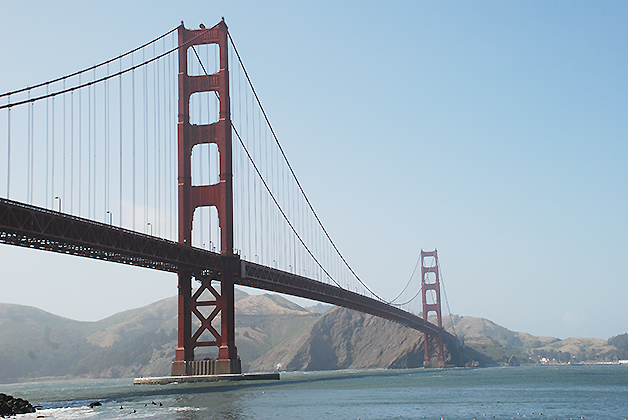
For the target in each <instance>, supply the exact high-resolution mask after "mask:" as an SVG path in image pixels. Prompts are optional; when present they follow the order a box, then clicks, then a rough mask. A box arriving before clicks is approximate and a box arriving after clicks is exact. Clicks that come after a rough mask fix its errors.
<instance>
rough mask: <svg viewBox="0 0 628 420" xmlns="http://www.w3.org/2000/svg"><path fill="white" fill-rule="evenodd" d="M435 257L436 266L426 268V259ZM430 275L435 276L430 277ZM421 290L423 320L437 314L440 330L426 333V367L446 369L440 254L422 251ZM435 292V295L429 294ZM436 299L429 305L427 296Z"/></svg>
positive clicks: (424, 343) (424, 364) (424, 342)
mask: <svg viewBox="0 0 628 420" xmlns="http://www.w3.org/2000/svg"><path fill="white" fill-rule="evenodd" d="M426 257H433V258H434V265H430V266H426V265H425V258H426ZM430 273H432V274H434V276H430ZM421 290H422V296H423V319H424V320H425V321H427V317H428V315H429V314H430V313H431V312H435V313H436V320H437V324H438V330H437V331H436V332H434V331H425V333H424V334H425V336H424V341H423V345H424V347H425V361H424V363H423V366H425V367H444V366H445V359H444V357H443V319H442V317H441V311H440V309H441V306H440V278H439V273H438V254H437V252H436V250H434V251H429V252H428V251H423V250H421ZM430 291H433V292H434V293H433V294H432V293H428V292H430ZM428 294H429V295H432V296H434V297H435V299H434V301H432V302H430V303H428V302H427V296H428Z"/></svg>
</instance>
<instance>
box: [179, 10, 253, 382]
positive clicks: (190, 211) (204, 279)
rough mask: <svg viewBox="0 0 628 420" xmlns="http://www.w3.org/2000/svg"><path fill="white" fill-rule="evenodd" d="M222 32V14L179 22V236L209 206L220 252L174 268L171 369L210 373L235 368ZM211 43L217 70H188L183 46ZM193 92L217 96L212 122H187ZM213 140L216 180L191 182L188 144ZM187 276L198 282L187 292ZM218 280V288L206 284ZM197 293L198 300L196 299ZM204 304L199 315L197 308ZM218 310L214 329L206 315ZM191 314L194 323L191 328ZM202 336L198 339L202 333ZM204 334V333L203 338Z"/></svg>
mask: <svg viewBox="0 0 628 420" xmlns="http://www.w3.org/2000/svg"><path fill="white" fill-rule="evenodd" d="M227 42H228V33H227V25H226V24H225V21H224V19H223V20H222V21H221V22H220V23H218V24H217V25H216V26H214V27H213V28H209V29H205V28H204V27H203V26H201V29H196V30H188V29H185V27H184V26H183V22H181V26H179V120H178V133H177V134H178V149H179V150H178V155H179V158H178V159H179V175H178V179H179V242H180V243H182V244H186V245H188V246H192V219H193V217H194V210H196V208H198V207H203V206H215V207H216V209H217V211H218V219H219V226H220V253H221V254H222V256H223V257H224V258H222V261H224V264H223V267H221V269H220V270H214V271H210V270H206V271H204V272H202V273H193V272H192V271H189V270H185V269H183V270H181V271H180V272H179V336H178V346H177V350H176V357H175V361H174V362H173V365H172V375H199V374H205V375H212V374H224V373H241V372H242V368H241V364H240V359H239V358H238V353H237V349H236V346H235V314H234V312H235V310H234V273H235V269H236V267H237V264H238V263H239V257H238V256H237V255H234V253H233V172H232V156H231V154H232V153H231V152H232V150H231V149H232V143H231V105H230V100H229V61H228V56H229V55H228V51H229V49H228V44H227ZM202 44H217V45H218V48H219V53H220V70H219V71H218V73H215V74H210V75H203V76H190V75H188V66H187V63H188V59H187V56H188V48H190V47H192V46H193V45H202ZM198 92H216V94H217V96H218V99H219V101H220V120H219V121H218V122H216V123H213V124H207V125H194V124H190V96H191V95H192V94H194V93H198ZM209 143H214V144H216V146H217V147H218V152H219V154H220V182H219V183H217V184H213V185H202V186H192V176H191V174H192V169H191V168H192V162H191V159H192V148H193V147H194V146H196V145H199V144H209ZM192 277H194V278H195V279H196V280H198V281H200V283H201V286H200V287H199V289H198V290H197V291H196V292H195V293H194V294H193V295H192ZM212 281H220V291H218V290H216V289H215V288H214V286H213V285H212ZM206 292H207V293H206ZM201 298H203V299H204V300H200V299H201ZM206 307H209V310H205V309H204V312H205V314H207V313H209V314H208V315H204V314H203V312H202V311H201V309H203V308H206ZM218 314H220V332H218V331H217V329H216V328H214V326H213V325H212V321H214V320H215V319H217V317H218ZM193 317H195V318H196V319H197V321H196V322H195V324H197V325H198V324H199V322H200V326H199V328H198V329H197V330H196V331H194V332H193V331H192V325H193V323H192V321H193ZM205 332H208V334H205V336H204V337H205V339H204V340H201V337H202V336H203V333H205ZM208 337H209V339H207V338H208ZM209 346H215V347H218V359H217V360H199V361H195V360H194V349H195V348H196V347H209Z"/></svg>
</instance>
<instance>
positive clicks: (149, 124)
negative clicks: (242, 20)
mask: <svg viewBox="0 0 628 420" xmlns="http://www.w3.org/2000/svg"><path fill="white" fill-rule="evenodd" d="M0 112H1V113H2V114H1V115H0V130H1V131H0V133H4V144H2V138H0V147H2V146H4V151H3V154H4V156H3V158H0V194H2V196H1V197H2V198H0V243H5V244H11V245H17V246H23V247H30V248H35V249H41V250H47V251H53V252H60V253H65V254H70V255H76V256H83V257H88V258H96V259H101V260H106V261H112V262H118V263H124V264H131V265H135V266H141V267H147V268H151V269H157V270H165V271H169V272H174V273H177V274H178V296H179V301H178V302H179V303H178V305H179V313H178V317H179V318H178V319H179V321H178V347H177V349H176V354H175V361H174V362H173V367H172V374H173V375H194V374H201V373H202V374H225V373H227V374H231V373H241V364H240V359H239V357H238V354H237V347H236V343H235V313H234V285H236V284H239V285H244V286H249V287H254V288H258V289H263V290H269V291H274V292H279V293H285V294H289V295H293V296H299V297H304V298H308V299H313V300H317V301H321V302H327V303H330V304H334V305H338V306H343V307H347V308H351V309H354V310H358V311H361V312H365V313H369V314H372V315H376V316H379V317H383V318H387V319H390V320H393V321H395V322H399V323H401V324H404V325H407V326H409V327H411V328H414V329H416V330H418V331H421V332H422V333H423V334H424V337H425V339H424V350H425V360H424V366H426V367H427V366H433V367H442V366H444V365H445V362H446V358H445V351H444V343H445V344H447V347H448V348H450V349H453V348H455V347H456V346H457V339H456V338H455V336H454V335H452V334H450V333H449V332H447V331H446V330H445V329H444V328H443V324H442V316H441V294H440V293H441V289H440V273H439V271H440V267H439V265H438V257H437V252H436V251H431V252H425V251H421V255H420V257H419V261H418V262H417V267H418V265H419V264H420V266H421V286H420V288H419V289H418V291H416V292H410V290H411V288H409V287H408V286H409V285H410V282H411V280H412V279H413V276H414V273H413V276H411V277H410V280H409V281H408V283H407V284H406V286H405V287H404V289H403V290H402V291H401V293H399V295H397V296H396V298H395V299H393V300H391V301H387V300H386V299H383V298H382V297H381V296H379V295H377V294H376V293H375V292H373V290H372V289H371V288H369V286H368V285H367V284H366V283H365V282H364V281H363V280H362V279H361V278H360V277H359V276H358V275H357V274H356V272H355V271H354V270H353V268H352V267H351V266H350V265H349V264H348V262H347V261H346V259H345V258H344V256H343V255H342V254H341V253H340V251H339V249H338V248H337V246H336V245H335V243H334V242H333V241H332V239H331V237H330V235H329V233H328V232H327V230H326V229H325V227H324V226H323V224H322V222H321V220H320V219H319V217H318V215H317V214H316V212H315V211H314V207H313V205H312V203H311V202H310V200H309V199H308V197H307V195H306V194H305V191H304V190H303V188H302V185H301V184H300V183H299V181H298V178H297V177H296V174H295V172H294V170H293V168H292V166H291V165H290V163H289V162H288V159H287V157H286V155H285V153H284V150H283V149H282V147H281V145H280V143H279V140H278V138H277V136H276V134H275V131H274V130H273V127H272V125H271V124H270V121H269V119H268V117H267V115H266V113H265V112H264V109H263V107H262V104H261V101H260V98H259V97H258V95H257V93H256V92H255V89H254V87H253V83H252V82H251V79H250V77H249V75H248V73H247V72H246V69H245V67H244V65H243V62H242V60H241V57H240V55H239V53H238V51H237V49H236V47H235V43H234V42H233V39H232V38H231V35H230V33H229V31H228V29H227V26H226V24H225V22H224V20H223V21H221V22H220V23H218V24H217V25H216V26H214V27H212V28H205V27H204V26H203V25H201V27H200V28H199V29H195V30H190V29H186V28H185V27H184V25H183V22H182V23H181V25H180V26H178V27H177V28H175V29H173V30H171V31H169V32H167V33H165V34H164V35H162V36H160V37H158V38H156V39H154V40H152V41H150V42H148V43H146V44H144V45H142V46H140V47H137V48H135V49H133V50H132V51H129V52H127V53H125V54H122V55H120V56H118V57H115V58H113V59H110V60H107V61H104V62H102V63H100V64H97V65H94V66H91V67H88V68H86V69H83V70H80V71H77V72H75V73H72V74H69V75H66V76H64V77H59V78H56V79H53V80H50V81H46V82H43V83H39V84H36V85H33V86H30V87H26V88H23V89H17V90H13V91H10V92H6V93H3V94H0ZM1 177H4V179H1ZM3 181H4V182H3ZM3 187H4V191H2V188H3ZM417 267H415V271H416V268H417ZM192 280H195V281H196V283H195V284H198V285H197V287H193V281H192ZM408 293H409V295H408ZM419 295H420V296H421V299H422V302H421V303H422V306H421V313H420V314H419V315H417V314H415V313H412V312H410V311H409V310H407V308H408V306H409V305H410V304H412V303H413V302H414V301H415V300H417V299H418V296H419ZM430 314H434V315H435V318H433V319H434V320H435V324H433V323H431V322H429V321H428V315H430ZM203 348H206V349H207V348H210V349H215V350H216V351H215V352H213V353H211V354H212V358H202V359H201V358H200V357H199V353H197V351H198V352H200V350H201V349H203ZM199 359H201V360H199Z"/></svg>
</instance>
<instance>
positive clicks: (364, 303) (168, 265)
mask: <svg viewBox="0 0 628 420" xmlns="http://www.w3.org/2000/svg"><path fill="white" fill-rule="evenodd" d="M0 243H4V244H10V245H17V246H23V247H28V248H33V249H40V250H46V251H52V252H59V253H63V254H69V255H76V256H81V257H88V258H95V259H99V260H105V261H112V262H117V263H123V264H130V265H135V266H140V267H146V268H152V269H156V270H163V271H169V272H173V273H177V272H179V270H183V269H185V270H189V271H191V272H192V273H193V275H201V274H203V273H204V272H207V271H215V270H218V271H220V270H222V269H223V268H224V267H226V266H227V264H233V266H234V271H235V273H236V283H237V284H240V285H243V286H249V287H254V288H257V289H263V290H268V291H273V292H279V293H285V294H288V295H292V296H299V297H304V298H308V299H313V300H317V301H320V302H326V303H330V304H333V305H337V306H342V307H345V308H349V309H354V310H356V311H360V312H364V313H368V314H371V315H375V316H378V317H381V318H386V319H389V320H391V321H394V322H398V323H400V324H403V325H406V326H408V327H410V328H414V329H416V330H419V331H422V332H426V333H428V334H438V333H442V334H443V339H444V340H445V341H446V342H447V343H450V344H454V343H456V339H455V337H454V336H453V335H451V334H450V333H448V332H447V331H445V330H444V329H441V328H438V327H437V326H436V325H434V324H431V323H429V322H427V321H426V320H424V319H423V318H420V317H419V316H417V315H414V314H412V313H410V312H406V311H404V310H402V309H400V308H398V307H395V306H392V305H389V304H387V303H384V302H381V301H379V300H376V299H372V298H370V297H367V296H363V295H360V294H358V293H355V292H351V291H349V290H345V289H342V288H340V287H337V286H333V285H330V284H326V283H323V282H320V281H317V280H312V279H309V278H307V277H302V276H298V275H295V274H292V273H289V272H286V271H282V270H278V269H275V268H271V267H266V266H263V265H260V264H254V263H251V262H248V261H245V260H241V259H240V258H239V256H237V255H236V256H233V257H223V256H222V255H220V254H218V253H215V252H210V251H206V250H204V249H200V248H194V247H189V246H186V245H182V244H179V243H178V242H173V241H170V240H167V239H162V238H158V237H155V236H150V235H145V234H142V233H138V232H135V231H132V230H128V229H123V228H119V227H116V226H111V225H108V224H106V223H100V222H95V221H92V220H88V219H84V218H80V217H76V216H72V215H68V214H64V213H59V212H56V211H52V210H47V209H44V208H41V207H36V206H31V205H27V204H23V203H20V202H16V201H11V200H7V199H4V198H0Z"/></svg>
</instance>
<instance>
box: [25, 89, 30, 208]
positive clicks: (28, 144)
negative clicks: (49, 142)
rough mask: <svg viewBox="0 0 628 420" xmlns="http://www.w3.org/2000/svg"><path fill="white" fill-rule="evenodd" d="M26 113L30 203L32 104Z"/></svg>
mask: <svg viewBox="0 0 628 420" xmlns="http://www.w3.org/2000/svg"><path fill="white" fill-rule="evenodd" d="M30 97H31V91H30V90H29V91H28V98H29V99H30ZM26 111H27V116H28V117H27V120H26V145H27V149H26V150H27V152H26V201H27V202H28V196H29V192H30V189H31V188H30V183H31V178H30V175H31V158H30V156H31V103H28V105H26Z"/></svg>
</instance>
